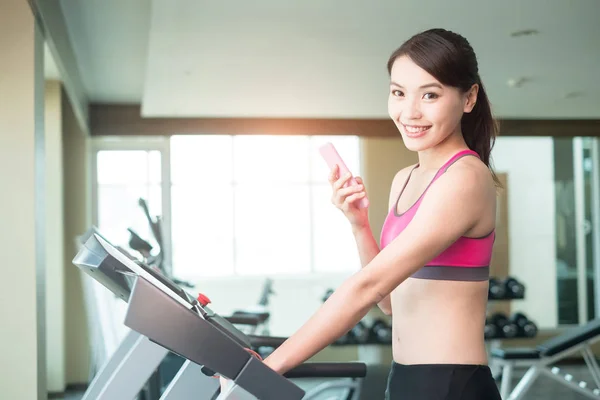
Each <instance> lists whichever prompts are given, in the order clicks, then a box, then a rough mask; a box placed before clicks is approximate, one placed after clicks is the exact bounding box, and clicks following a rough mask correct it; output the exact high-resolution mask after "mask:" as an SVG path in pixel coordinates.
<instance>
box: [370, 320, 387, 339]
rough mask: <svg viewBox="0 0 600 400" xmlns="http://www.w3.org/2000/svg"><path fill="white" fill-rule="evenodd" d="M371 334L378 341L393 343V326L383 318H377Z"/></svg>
mask: <svg viewBox="0 0 600 400" xmlns="http://www.w3.org/2000/svg"><path fill="white" fill-rule="evenodd" d="M370 336H371V338H372V340H374V341H375V342H377V343H384V344H389V343H392V327H391V326H390V325H389V324H388V323H387V322H385V321H384V320H382V319H376V320H375V321H374V322H373V325H371V332H370Z"/></svg>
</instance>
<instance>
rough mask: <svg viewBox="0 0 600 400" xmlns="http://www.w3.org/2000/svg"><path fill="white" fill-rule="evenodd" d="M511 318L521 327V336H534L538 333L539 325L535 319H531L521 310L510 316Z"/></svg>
mask: <svg viewBox="0 0 600 400" xmlns="http://www.w3.org/2000/svg"><path fill="white" fill-rule="evenodd" d="M510 320H511V321H512V322H513V323H514V324H515V325H517V327H518V329H519V336H525V337H529V338H532V337H535V336H536V335H537V332H538V328H537V325H536V324H535V323H534V322H533V321H531V320H529V318H527V316H526V315H525V314H523V313H519V312H517V313H514V314H513V315H512V316H511V317H510Z"/></svg>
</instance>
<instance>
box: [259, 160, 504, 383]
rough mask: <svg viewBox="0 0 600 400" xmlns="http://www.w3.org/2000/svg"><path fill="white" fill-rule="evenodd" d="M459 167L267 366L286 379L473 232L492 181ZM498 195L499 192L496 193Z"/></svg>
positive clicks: (442, 179)
mask: <svg viewBox="0 0 600 400" xmlns="http://www.w3.org/2000/svg"><path fill="white" fill-rule="evenodd" d="M458 167H459V166H458V165H455V166H454V167H453V168H451V169H449V170H448V171H447V172H446V173H445V174H444V175H442V176H441V177H440V178H439V179H438V180H437V181H436V184H435V185H432V186H431V187H430V188H429V190H428V193H427V196H425V197H424V198H423V201H422V203H421V205H420V206H419V209H418V211H417V213H416V214H415V216H414V218H413V220H412V222H411V223H410V224H409V225H408V226H407V227H406V229H405V230H404V231H403V232H402V233H401V234H400V235H399V236H398V237H397V238H396V239H395V240H394V241H393V242H392V243H390V244H389V245H388V246H387V247H386V248H384V249H383V250H381V251H380V252H379V253H378V254H377V255H376V256H375V257H374V258H373V260H372V261H371V262H370V263H369V264H368V265H367V266H366V267H364V268H362V269H361V270H360V271H359V272H357V273H356V274H354V275H353V276H351V277H350V278H349V279H347V280H346V281H345V282H344V283H343V284H342V285H341V286H340V287H339V288H338V289H337V290H336V291H335V292H334V293H333V294H332V295H331V297H329V299H328V300H327V301H326V302H325V303H324V304H323V305H322V306H321V307H320V308H319V310H318V311H317V312H316V313H315V314H314V315H313V316H312V317H311V318H310V319H309V320H308V322H306V323H305V324H304V325H303V326H302V327H301V328H300V329H299V330H298V331H297V332H296V333H295V334H293V335H292V336H291V337H290V338H289V339H288V340H286V341H285V342H284V343H283V344H282V345H281V346H280V347H279V348H277V349H276V350H275V351H274V352H273V353H272V354H271V355H270V356H269V357H267V358H266V359H265V363H266V364H267V365H268V366H269V367H270V368H272V369H273V370H275V371H277V372H279V373H281V374H283V373H285V372H287V371H288V370H290V369H292V368H294V367H296V366H297V365H299V364H301V363H303V362H304V361H306V360H307V359H309V358H310V357H312V356H313V355H315V354H316V353H318V352H319V351H321V350H322V349H323V348H325V347H326V346H328V345H329V344H331V343H333V342H334V341H335V340H337V339H338V338H339V337H341V336H343V335H344V334H345V333H346V332H348V331H349V330H350V329H351V328H352V327H353V326H354V325H356V324H357V323H358V321H360V320H361V319H362V318H363V317H364V316H365V315H366V314H367V312H368V311H369V310H370V309H371V308H372V307H373V306H375V305H376V304H378V303H379V302H381V301H382V300H383V299H385V298H386V296H388V295H389V294H390V292H391V291H392V290H393V289H394V288H396V287H397V286H398V285H399V284H400V283H402V282H403V281H404V280H405V279H407V278H408V277H409V276H411V275H412V274H413V273H414V272H415V271H417V270H418V269H419V268H421V267H422V266H424V265H425V264H427V262H428V261H430V260H431V259H433V258H435V257H436V256H437V255H438V254H439V253H441V252H442V251H443V250H444V249H446V248H447V247H448V246H450V244H452V243H453V242H454V241H456V240H457V239H458V238H459V237H461V236H463V235H464V234H465V233H467V232H468V231H469V230H470V229H472V228H473V227H474V226H475V224H476V223H477V222H478V220H479V219H480V218H481V217H482V215H484V213H485V212H486V211H487V210H489V202H490V201H494V200H495V198H494V197H493V196H494V195H492V196H491V197H490V190H489V189H488V187H489V186H490V182H491V179H490V177H489V176H486V175H485V174H484V173H482V172H481V171H479V170H475V169H473V168H458ZM491 192H493V193H495V191H494V190H493V188H492V191H491Z"/></svg>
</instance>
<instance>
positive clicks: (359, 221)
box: [329, 165, 369, 228]
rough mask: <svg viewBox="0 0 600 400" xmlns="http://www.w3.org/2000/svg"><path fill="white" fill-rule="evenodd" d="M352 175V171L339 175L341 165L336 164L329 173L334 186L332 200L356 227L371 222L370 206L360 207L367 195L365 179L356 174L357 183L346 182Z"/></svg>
mask: <svg viewBox="0 0 600 400" xmlns="http://www.w3.org/2000/svg"><path fill="white" fill-rule="evenodd" d="M351 177H352V175H351V174H350V173H348V174H346V175H344V176H339V167H338V166H337V165H335V166H334V167H333V168H332V169H331V172H330V173H329V183H330V184H331V188H332V195H331V202H332V203H333V205H335V206H336V207H337V208H338V209H340V210H341V211H342V212H343V213H344V215H345V216H346V218H348V221H350V224H351V225H352V226H353V227H354V228H361V227H363V226H366V225H367V224H368V223H369V214H368V210H369V208H368V207H364V208H360V207H359V202H360V200H361V199H363V198H368V197H367V192H366V190H365V187H364V183H363V180H362V179H361V178H360V177H359V176H355V177H354V179H355V180H356V182H357V184H356V185H348V186H347V187H344V184H345V183H346V182H348V180H349V179H350V178H351Z"/></svg>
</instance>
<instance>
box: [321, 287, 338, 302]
mask: <svg viewBox="0 0 600 400" xmlns="http://www.w3.org/2000/svg"><path fill="white" fill-rule="evenodd" d="M334 291H335V290H333V289H327V291H326V292H325V294H324V295H323V298H322V300H323V303H325V302H326V301H327V300H328V299H329V297H331V295H332V294H333V292H334Z"/></svg>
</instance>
